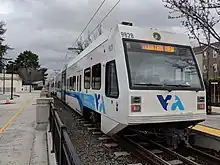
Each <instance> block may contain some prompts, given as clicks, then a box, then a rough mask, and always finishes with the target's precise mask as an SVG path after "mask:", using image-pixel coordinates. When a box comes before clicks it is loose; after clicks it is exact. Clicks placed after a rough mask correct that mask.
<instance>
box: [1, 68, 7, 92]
mask: <svg viewBox="0 0 220 165" xmlns="http://www.w3.org/2000/svg"><path fill="white" fill-rule="evenodd" d="M5 71H6V66H4V72H3V89H2V91H3V94H5Z"/></svg>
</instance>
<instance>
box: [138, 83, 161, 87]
mask: <svg viewBox="0 0 220 165" xmlns="http://www.w3.org/2000/svg"><path fill="white" fill-rule="evenodd" d="M134 85H147V86H163V85H162V84H153V83H142V84H134Z"/></svg>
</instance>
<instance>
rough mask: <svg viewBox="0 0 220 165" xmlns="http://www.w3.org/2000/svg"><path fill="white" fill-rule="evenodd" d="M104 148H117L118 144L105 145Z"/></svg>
mask: <svg viewBox="0 0 220 165" xmlns="http://www.w3.org/2000/svg"><path fill="white" fill-rule="evenodd" d="M105 146H106V147H107V148H113V147H117V146H118V144H117V143H107V144H105Z"/></svg>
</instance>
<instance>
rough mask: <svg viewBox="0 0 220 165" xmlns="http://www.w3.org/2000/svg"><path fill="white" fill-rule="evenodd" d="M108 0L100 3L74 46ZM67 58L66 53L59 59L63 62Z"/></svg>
mask: <svg viewBox="0 0 220 165" xmlns="http://www.w3.org/2000/svg"><path fill="white" fill-rule="evenodd" d="M105 1H106V0H103V1H102V3H101V4H100V5H99V7H98V8H97V9H96V11H95V13H94V14H93V15H92V17H91V18H90V20H89V22H88V23H87V24H86V26H85V27H84V28H83V30H82V32H81V33H80V35H79V36H78V37H77V39H76V40H75V41H74V43H73V46H74V45H75V44H76V43H77V41H78V40H79V38H80V37H81V36H82V34H83V33H84V32H85V30H86V29H87V27H88V26H89V24H90V23H91V22H92V20H93V19H94V17H95V16H96V14H97V13H98V12H99V10H100V9H101V7H102V6H103V4H104V3H105ZM65 59H66V55H65V57H64V58H63V57H61V59H60V60H59V61H61V63H62V62H63V61H64V60H65Z"/></svg>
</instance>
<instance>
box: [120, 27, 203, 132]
mask: <svg viewBox="0 0 220 165" xmlns="http://www.w3.org/2000/svg"><path fill="white" fill-rule="evenodd" d="M122 29H123V31H126V33H127V34H130V35H123V33H121V34H122V42H123V50H124V57H125V70H126V73H127V80H128V81H127V86H128V89H129V90H128V93H127V94H126V96H128V98H127V99H128V101H126V99H124V102H127V103H128V104H127V105H128V107H126V108H125V109H127V110H128V112H127V113H128V115H127V124H128V125H144V126H145V127H146V126H149V127H150V128H152V127H159V128H162V127H166V128H168V127H169V128H187V127H189V126H192V125H195V124H197V123H199V122H201V121H204V120H205V118H206V105H205V104H206V101H205V100H206V92H205V87H204V83H203V79H202V76H201V73H200V68H199V66H198V63H197V61H196V58H195V55H194V53H193V49H192V48H191V46H190V44H189V41H188V38H187V37H186V36H185V35H182V34H175V33H169V32H161V31H158V30H153V29H148V30H147V29H141V28H135V27H125V26H123V27H122ZM127 36H132V37H129V38H128V37H127ZM124 86H125V85H124ZM121 88H124V89H125V87H122V86H121Z"/></svg>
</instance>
